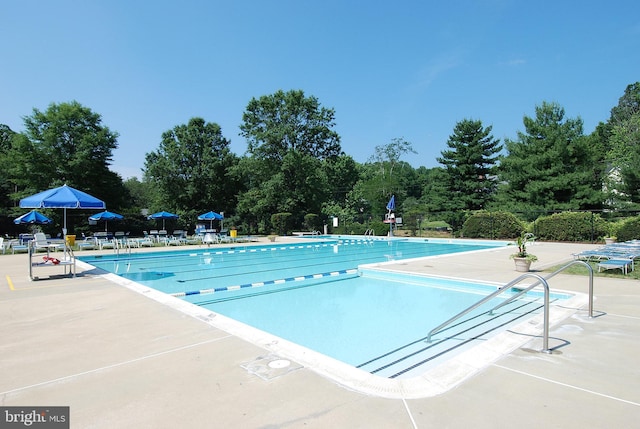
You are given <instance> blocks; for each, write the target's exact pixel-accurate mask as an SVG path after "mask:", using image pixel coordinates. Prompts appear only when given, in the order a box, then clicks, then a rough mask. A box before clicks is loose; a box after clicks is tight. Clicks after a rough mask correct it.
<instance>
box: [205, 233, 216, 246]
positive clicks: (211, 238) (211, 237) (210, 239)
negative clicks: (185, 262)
mask: <svg viewBox="0 0 640 429" xmlns="http://www.w3.org/2000/svg"><path fill="white" fill-rule="evenodd" d="M218 243H220V236H219V235H218V234H213V233H211V232H207V233H206V234H205V235H204V237H202V244H206V245H210V244H218Z"/></svg>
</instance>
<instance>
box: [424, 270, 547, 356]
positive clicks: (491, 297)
mask: <svg viewBox="0 0 640 429" xmlns="http://www.w3.org/2000/svg"><path fill="white" fill-rule="evenodd" d="M527 277H534V278H537V279H538V282H537V283H542V284H543V285H545V309H544V311H545V332H546V335H545V337H548V329H549V326H548V302H549V284H548V283H547V281H546V280H545V279H544V278H542V277H540V276H539V275H538V274H531V273H527V274H523V275H521V276H520V277H518V278H517V279H515V280H512V281H510V282H509V283H507V284H506V285H504V286H502V287H499V288H498V289H497V290H496V291H495V292H493V293H491V294H489V295H487V296H486V297H484V298H483V299H481V300H480V301H478V302H477V303H475V304H473V305H472V306H470V307H468V308H466V309H465V310H462V311H461V312H460V313H458V314H456V315H455V316H453V317H452V318H450V319H448V320H447V321H445V322H443V323H441V324H440V325H438V326H436V327H435V328H433V329H432V330H431V331H429V334H427V342H428V343H430V342H431V337H432V336H433V334H435V333H437V332H439V331H440V330H442V328H444V327H445V326H447V325H450V324H451V323H452V322H455V321H456V320H458V319H459V318H461V317H462V316H464V315H465V314H467V313H469V312H471V311H473V310H475V309H476V308H478V307H480V306H481V305H482V304H484V303H485V302H487V301H491V300H492V299H493V298H495V297H496V296H498V295H500V294H501V293H504V292H506V291H508V290H509V288H510V287H511V286H513V285H515V284H517V283H519V282H521V281H522V280H524V279H525V278H527ZM537 283H536V284H537ZM547 345H548V338H546V340H545V347H544V348H545V349H548V347H547ZM543 351H544V350H543Z"/></svg>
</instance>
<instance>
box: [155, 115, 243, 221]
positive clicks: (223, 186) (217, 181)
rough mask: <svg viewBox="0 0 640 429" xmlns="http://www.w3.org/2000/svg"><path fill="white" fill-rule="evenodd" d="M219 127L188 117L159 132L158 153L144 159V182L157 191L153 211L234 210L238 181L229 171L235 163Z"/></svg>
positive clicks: (227, 142) (192, 214) (188, 214)
mask: <svg viewBox="0 0 640 429" xmlns="http://www.w3.org/2000/svg"><path fill="white" fill-rule="evenodd" d="M229 144H230V142H229V141H228V140H227V139H226V138H224V137H223V135H222V130H221V128H220V126H219V125H218V124H216V123H211V122H209V123H207V122H205V120H204V119H202V118H191V119H190V120H189V122H188V123H187V124H183V125H177V126H175V127H174V128H173V129H172V130H168V131H165V132H164V133H162V141H161V142H160V146H159V148H158V150H156V151H154V152H150V153H147V154H146V156H145V167H144V180H145V181H148V182H150V183H152V184H153V186H154V187H155V188H156V190H157V195H158V197H157V200H156V201H155V202H154V203H155V204H156V206H155V207H150V208H151V209H153V210H156V209H162V210H174V211H177V212H179V213H181V214H183V215H185V216H191V217H193V216H194V215H195V216H197V214H199V213H203V212H207V211H209V210H215V211H218V212H220V211H224V212H229V211H231V210H232V208H233V207H235V195H236V193H237V192H238V186H239V183H238V181H237V180H236V179H235V178H234V177H235V176H233V175H232V174H231V173H230V172H231V170H232V169H233V168H234V166H235V164H236V163H237V162H238V160H237V158H236V157H235V155H233V154H232V153H231V151H230V149H229Z"/></svg>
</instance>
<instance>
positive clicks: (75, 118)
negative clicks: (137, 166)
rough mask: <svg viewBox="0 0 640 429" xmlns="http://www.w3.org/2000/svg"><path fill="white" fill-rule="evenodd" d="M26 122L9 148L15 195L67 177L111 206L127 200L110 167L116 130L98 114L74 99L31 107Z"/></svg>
mask: <svg viewBox="0 0 640 429" xmlns="http://www.w3.org/2000/svg"><path fill="white" fill-rule="evenodd" d="M24 124H25V132H24V134H23V135H20V136H14V139H13V142H12V148H11V149H10V156H11V159H12V166H11V168H10V176H11V181H12V183H14V184H15V186H16V189H17V192H16V194H15V195H14V197H15V198H20V197H23V196H25V195H28V194H30V193H33V192H38V191H43V190H45V189H48V188H50V187H52V186H58V185H62V184H64V183H66V184H68V185H69V186H74V187H78V188H79V189H82V190H83V191H85V192H88V193H90V194H92V195H95V196H97V197H99V198H100V199H102V200H104V201H105V202H106V203H107V206H109V207H121V206H122V205H125V204H126V203H127V201H128V196H127V192H126V189H125V188H124V186H123V184H122V178H121V177H120V176H119V175H118V174H117V173H114V172H112V171H110V170H109V166H110V164H111V161H112V153H113V150H115V149H116V148H117V146H118V145H117V138H118V134H117V133H115V132H112V131H111V130H110V129H109V128H108V127H106V126H104V125H102V118H101V116H100V115H99V114H97V113H94V112H92V111H91V109H89V108H87V107H84V106H82V105H81V104H80V103H78V102H76V101H72V102H70V103H60V104H55V103H52V104H51V105H49V107H48V108H47V110H46V111H44V112H41V111H39V110H38V109H33V113H32V115H31V116H27V117H25V118H24Z"/></svg>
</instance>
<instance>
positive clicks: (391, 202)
mask: <svg viewBox="0 0 640 429" xmlns="http://www.w3.org/2000/svg"><path fill="white" fill-rule="evenodd" d="M395 209H396V196H395V195H391V199H390V200H389V202H388V203H387V210H389V214H388V216H387V217H388V218H389V236H392V235H393V224H394V222H395V221H394V220H393V219H392V218H391V212H392V211H393V210H395Z"/></svg>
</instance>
